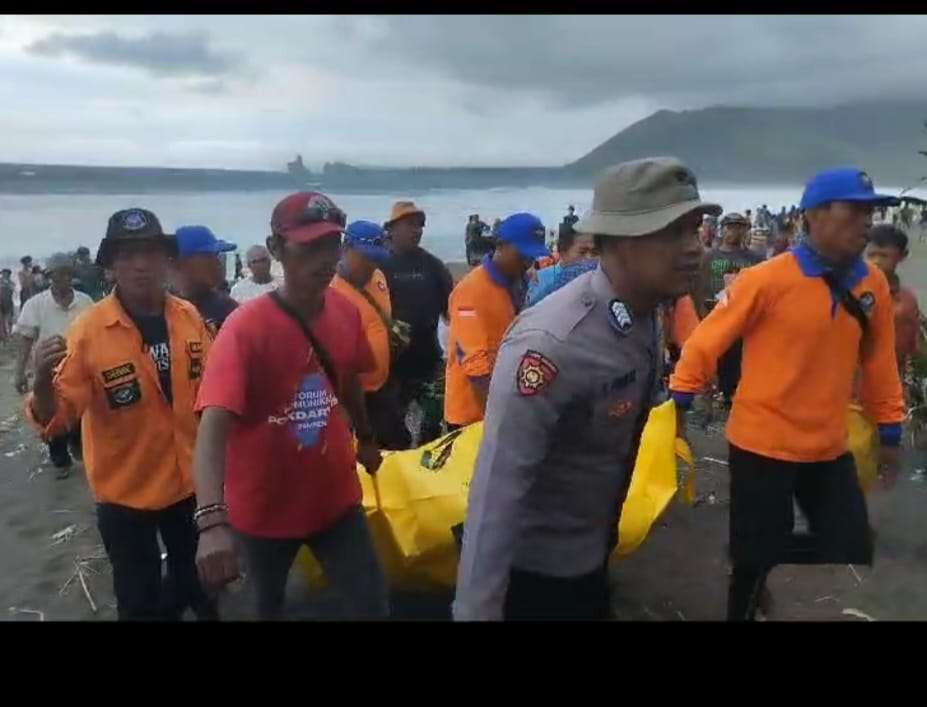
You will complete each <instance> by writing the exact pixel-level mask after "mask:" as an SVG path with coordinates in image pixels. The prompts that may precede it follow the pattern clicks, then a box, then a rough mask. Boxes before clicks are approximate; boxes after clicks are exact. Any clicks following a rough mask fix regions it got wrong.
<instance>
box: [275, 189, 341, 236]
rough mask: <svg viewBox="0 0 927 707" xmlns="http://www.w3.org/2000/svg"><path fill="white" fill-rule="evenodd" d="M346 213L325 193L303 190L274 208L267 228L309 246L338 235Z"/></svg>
mask: <svg viewBox="0 0 927 707" xmlns="http://www.w3.org/2000/svg"><path fill="white" fill-rule="evenodd" d="M346 223H347V217H346V216H345V213H344V212H343V211H342V210H341V209H339V208H338V207H337V206H335V203H334V202H333V201H332V200H331V199H329V198H328V197H327V196H325V194H320V193H319V192H314V191H304V192H299V193H298V194H290V195H289V196H288V197H286V198H285V199H284V200H283V201H281V202H280V203H279V204H277V205H276V206H275V207H274V213H273V214H272V215H271V217H270V228H271V230H272V231H273V232H274V233H277V234H279V235H281V236H283V237H284V238H286V239H287V240H288V241H291V242H293V243H309V242H311V241H314V240H316V239H317V238H321V237H322V236H327V235H329V234H332V233H341V232H342V231H343V230H344V227H345V224H346Z"/></svg>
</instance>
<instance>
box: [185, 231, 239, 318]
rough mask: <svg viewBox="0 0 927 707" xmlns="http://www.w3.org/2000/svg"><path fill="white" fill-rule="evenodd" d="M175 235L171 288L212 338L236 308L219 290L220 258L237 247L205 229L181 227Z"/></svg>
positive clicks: (221, 276) (222, 274) (220, 275)
mask: <svg viewBox="0 0 927 707" xmlns="http://www.w3.org/2000/svg"><path fill="white" fill-rule="evenodd" d="M175 235H176V237H177V251H178V253H177V262H176V267H175V270H174V273H173V275H174V278H173V280H174V281H173V285H174V289H175V290H176V292H177V294H178V295H180V296H181V297H183V298H184V299H186V300H189V301H190V302H192V303H193V305H194V306H195V307H196V309H197V311H199V313H200V316H201V317H203V321H204V322H206V327H207V328H208V329H209V330H210V331H211V332H213V334H214V335H215V334H216V333H217V332H218V331H219V328H220V327H221V326H222V323H223V322H224V321H225V319H226V317H228V315H229V314H231V313H232V312H233V311H234V310H235V308H236V307H237V306H238V302H236V301H235V300H233V299H232V298H231V297H230V296H229V295H228V294H227V293H226V292H225V291H224V290H222V289H221V288H220V285H221V284H222V282H223V280H224V279H225V278H224V273H223V272H222V260H221V259H220V257H219V256H220V254H222V253H228V252H229V251H233V250H235V247H236V246H235V244H234V243H228V242H227V241H223V240H219V239H218V238H216V236H215V235H214V234H213V232H212V231H211V230H210V229H209V228H207V227H206V226H181V227H180V228H178V229H177V232H176V234H175Z"/></svg>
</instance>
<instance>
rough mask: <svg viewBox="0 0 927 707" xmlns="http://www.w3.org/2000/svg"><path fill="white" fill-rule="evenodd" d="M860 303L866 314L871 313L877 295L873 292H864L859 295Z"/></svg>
mask: <svg viewBox="0 0 927 707" xmlns="http://www.w3.org/2000/svg"><path fill="white" fill-rule="evenodd" d="M859 305H860V307H862V308H863V311H864V312H865V313H866V316H869V315H871V314H872V308H873V307H875V295H874V294H872V293H871V292H863V294H861V295H860V296H859Z"/></svg>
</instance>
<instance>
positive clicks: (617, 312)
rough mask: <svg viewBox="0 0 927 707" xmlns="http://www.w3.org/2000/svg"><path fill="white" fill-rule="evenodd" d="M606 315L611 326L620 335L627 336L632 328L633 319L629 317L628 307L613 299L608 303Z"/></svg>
mask: <svg viewBox="0 0 927 707" xmlns="http://www.w3.org/2000/svg"><path fill="white" fill-rule="evenodd" d="M608 313H609V315H610V316H611V321H612V326H614V327H615V328H616V329H617V330H618V331H620V332H621V333H622V334H627V333H628V332H629V331H631V327H632V326H634V319H633V318H632V317H631V311H630V310H629V309H628V305H626V304H625V303H624V302H622V301H621V300H618V299H613V300H612V301H611V302H609V303H608Z"/></svg>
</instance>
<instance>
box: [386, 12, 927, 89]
mask: <svg viewBox="0 0 927 707" xmlns="http://www.w3.org/2000/svg"><path fill="white" fill-rule="evenodd" d="M386 21H387V22H388V24H389V26H390V31H389V32H387V33H385V36H383V37H382V38H381V39H380V42H379V45H378V52H381V53H383V54H386V55H392V56H393V57H395V58H396V59H397V60H403V61H407V62H409V63H410V64H415V65H417V66H424V67H430V68H431V69H432V70H433V71H435V72H438V73H439V74H441V75H443V76H445V77H447V78H449V79H454V80H458V81H462V82H465V83H468V84H471V85H477V86H485V87H489V88H496V89H502V90H507V91H509V90H515V91H524V92H537V93H541V94H544V95H545V96H546V98H547V99H548V100H549V101H551V102H553V103H555V104H570V103H572V104H577V105H596V104H601V103H607V102H609V101H614V100H618V99H622V98H626V97H632V96H633V97H645V98H648V99H652V100H654V101H657V102H661V103H669V104H674V103H676V104H681V105H686V104H688V105H692V104H693V103H704V102H706V101H708V102H710V101H719V102H725V103H737V102H741V103H752V104H758V103H766V104H770V103H776V104H782V103H789V104H821V103H832V102H839V101H844V100H855V99H860V98H866V97H872V96H873V93H874V92H877V93H878V95H880V96H883V97H889V96H891V97H893V98H904V97H911V98H921V93H920V87H919V86H918V85H917V83H916V82H914V81H911V80H910V78H908V77H910V76H911V75H912V73H913V75H922V74H923V71H925V70H927V52H923V51H921V42H922V39H921V38H922V36H923V30H924V28H925V25H927V22H925V18H922V17H874V16H864V17H846V16H826V17H816V16H774V17H761V16H734V17H717V16H649V17H643V16H602V17H592V16H567V17H554V16H494V17H489V18H487V17H477V16H461V17H449V16H431V17H427V16H414V17H413V16H406V17H398V16H391V17H389V18H387V19H386Z"/></svg>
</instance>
